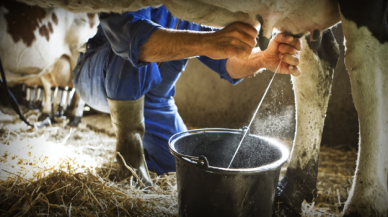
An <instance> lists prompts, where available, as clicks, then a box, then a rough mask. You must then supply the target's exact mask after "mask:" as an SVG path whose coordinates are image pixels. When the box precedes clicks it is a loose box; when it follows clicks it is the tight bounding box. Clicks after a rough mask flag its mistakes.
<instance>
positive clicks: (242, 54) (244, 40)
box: [202, 22, 257, 60]
mask: <svg viewBox="0 0 388 217" xmlns="http://www.w3.org/2000/svg"><path fill="white" fill-rule="evenodd" d="M256 35H257V30H256V29H255V28H253V27H252V26H250V25H248V24H244V23H240V22H237V23H232V24H230V25H228V26H226V27H225V28H223V29H221V30H219V31H216V32H213V33H210V34H208V35H206V36H205V37H203V39H202V43H203V45H204V46H203V49H204V50H203V53H204V56H207V57H210V58H212V59H226V58H231V57H237V58H239V59H242V60H247V59H248V58H249V56H250V55H251V53H252V49H253V48H254V47H255V45H256Z"/></svg>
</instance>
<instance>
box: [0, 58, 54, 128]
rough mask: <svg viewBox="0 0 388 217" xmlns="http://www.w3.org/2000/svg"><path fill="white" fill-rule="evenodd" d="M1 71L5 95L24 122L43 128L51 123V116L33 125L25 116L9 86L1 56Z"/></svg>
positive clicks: (0, 83)
mask: <svg viewBox="0 0 388 217" xmlns="http://www.w3.org/2000/svg"><path fill="white" fill-rule="evenodd" d="M0 72H1V78H2V79H1V80H0V85H1V86H2V87H3V89H4V92H5V96H6V98H7V100H8V102H9V103H10V104H11V106H12V109H13V110H14V111H15V112H16V113H17V114H18V115H19V118H20V119H21V120H22V121H24V123H26V124H27V125H28V126H30V127H36V128H41V127H43V126H45V125H46V124H49V123H50V118H47V119H46V120H44V121H43V122H41V123H39V124H37V123H36V124H34V125H33V124H31V123H30V122H28V121H27V119H26V118H25V117H24V115H23V114H22V112H21V111H20V108H19V104H18V102H17V100H16V98H15V96H14V95H13V94H12V92H11V91H10V90H9V88H8V85H7V80H6V78H5V72H4V68H3V63H2V62H1V57H0Z"/></svg>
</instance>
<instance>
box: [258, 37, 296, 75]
mask: <svg viewBox="0 0 388 217" xmlns="http://www.w3.org/2000/svg"><path fill="white" fill-rule="evenodd" d="M301 50H302V40H301V39H297V38H294V37H292V36H287V35H286V34H284V33H279V34H277V35H276V36H275V37H274V38H273V39H272V40H271V42H270V43H269V45H268V48H267V49H266V50H265V51H264V52H263V56H262V60H261V61H262V64H263V66H264V67H265V68H267V69H269V70H271V71H273V72H275V70H276V68H277V67H278V65H279V63H280V61H282V63H281V65H280V67H279V69H278V71H277V73H281V74H292V75H294V76H299V75H300V69H299V68H298V66H297V65H298V64H299V58H300V57H299V54H300V51H301Z"/></svg>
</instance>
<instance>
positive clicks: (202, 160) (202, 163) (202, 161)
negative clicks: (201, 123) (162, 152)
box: [168, 128, 245, 169]
mask: <svg viewBox="0 0 388 217" xmlns="http://www.w3.org/2000/svg"><path fill="white" fill-rule="evenodd" d="M244 130H245V129H244V128H243V129H233V130H231V129H226V128H209V129H205V130H204V129H200V130H198V129H196V130H188V131H184V132H180V133H177V134H175V135H173V136H171V138H170V140H169V141H168V143H169V144H171V141H172V140H174V139H175V138H176V137H178V136H180V135H182V134H186V133H198V132H203V133H205V132H209V131H213V132H214V131H221V132H240V131H242V132H244ZM169 148H170V152H171V154H172V155H174V156H176V157H179V158H186V159H188V160H191V161H193V162H195V163H197V165H198V166H199V167H201V168H205V169H207V168H209V161H208V160H207V158H206V157H205V156H204V155H200V156H190V155H184V154H181V153H178V152H176V151H175V150H173V149H172V148H171V146H169Z"/></svg>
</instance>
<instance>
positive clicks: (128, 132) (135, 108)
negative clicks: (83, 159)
mask: <svg viewBox="0 0 388 217" xmlns="http://www.w3.org/2000/svg"><path fill="white" fill-rule="evenodd" d="M108 104H109V109H110V116H111V119H112V125H113V127H114V129H115V133H116V140H117V141H116V153H117V152H120V154H121V155H122V156H123V157H124V159H125V161H126V163H127V165H128V166H131V167H132V168H134V169H136V174H137V175H138V176H139V178H140V179H141V180H142V182H143V183H144V185H145V186H150V185H151V179H150V177H149V175H148V171H147V166H146V162H144V160H145V159H144V151H143V137H144V132H145V127H144V115H143V113H144V96H143V97H142V98H140V99H138V100H112V99H109V98H108ZM116 159H117V162H118V163H119V170H118V177H117V178H118V180H119V181H120V180H123V179H125V178H127V177H129V176H131V175H132V173H131V171H129V170H128V169H127V168H126V167H125V166H124V163H123V161H122V159H121V157H120V156H119V155H118V154H116Z"/></svg>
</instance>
